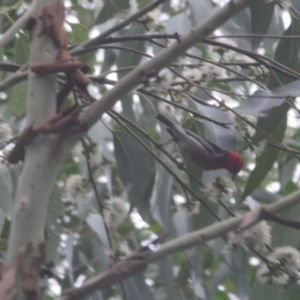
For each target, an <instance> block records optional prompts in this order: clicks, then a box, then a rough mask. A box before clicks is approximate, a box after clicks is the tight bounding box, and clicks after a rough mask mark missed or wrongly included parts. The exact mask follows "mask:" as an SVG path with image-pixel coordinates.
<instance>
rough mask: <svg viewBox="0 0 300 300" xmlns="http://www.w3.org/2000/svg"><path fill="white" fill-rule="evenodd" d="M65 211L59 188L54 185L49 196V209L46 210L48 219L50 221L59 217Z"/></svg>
mask: <svg viewBox="0 0 300 300" xmlns="http://www.w3.org/2000/svg"><path fill="white" fill-rule="evenodd" d="M64 211H65V206H64V203H63V202H62V199H61V192H60V188H59V187H58V185H57V184H55V186H54V188H53V190H52V194H51V196H50V202H49V208H48V217H49V218H51V219H56V218H58V217H59V216H61V215H63V213H64Z"/></svg>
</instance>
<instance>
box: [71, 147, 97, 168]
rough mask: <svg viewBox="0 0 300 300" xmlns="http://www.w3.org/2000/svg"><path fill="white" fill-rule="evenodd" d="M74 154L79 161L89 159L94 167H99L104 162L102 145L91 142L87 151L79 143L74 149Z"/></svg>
mask: <svg viewBox="0 0 300 300" xmlns="http://www.w3.org/2000/svg"><path fill="white" fill-rule="evenodd" d="M72 154H73V155H74V157H75V158H76V159H78V160H79V161H82V160H84V159H85V157H87V158H88V161H89V163H90V164H91V166H92V167H99V165H100V164H101V162H102V155H101V151H100V145H99V144H98V143H95V142H91V143H90V144H89V145H88V146H87V149H84V148H83V146H82V143H77V144H76V145H75V146H74V147H73V149H72Z"/></svg>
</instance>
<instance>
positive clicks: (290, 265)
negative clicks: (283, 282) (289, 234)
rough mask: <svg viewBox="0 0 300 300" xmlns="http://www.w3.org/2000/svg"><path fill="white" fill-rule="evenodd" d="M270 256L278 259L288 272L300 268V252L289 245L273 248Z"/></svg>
mask: <svg viewBox="0 0 300 300" xmlns="http://www.w3.org/2000/svg"><path fill="white" fill-rule="evenodd" d="M270 258H272V259H275V260H278V261H280V262H281V263H282V264H283V265H284V269H285V270H287V271H288V272H290V273H293V272H297V271H298V269H299V268H300V253H299V251H298V250H297V249H295V248H293V247H291V246H283V247H278V248H276V249H274V251H273V252H272V253H271V255H270Z"/></svg>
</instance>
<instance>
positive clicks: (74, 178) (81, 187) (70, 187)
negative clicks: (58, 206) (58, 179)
mask: <svg viewBox="0 0 300 300" xmlns="http://www.w3.org/2000/svg"><path fill="white" fill-rule="evenodd" d="M66 196H67V198H68V199H69V200H70V201H71V202H73V203H75V204H77V205H78V204H81V203H84V202H86V200H87V197H88V189H87V181H86V180H85V179H84V178H83V177H82V176H81V175H79V174H73V175H71V176H70V177H69V178H68V179H67V182H66Z"/></svg>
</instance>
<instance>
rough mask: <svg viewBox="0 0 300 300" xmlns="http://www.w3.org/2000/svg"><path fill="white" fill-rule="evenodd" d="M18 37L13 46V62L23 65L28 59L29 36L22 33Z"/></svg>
mask: <svg viewBox="0 0 300 300" xmlns="http://www.w3.org/2000/svg"><path fill="white" fill-rule="evenodd" d="M19 35H20V36H19V38H18V39H17V41H16V46H15V62H16V64H19V65H23V64H25V63H26V62H27V61H28V58H29V36H28V35H27V34H24V33H19Z"/></svg>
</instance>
